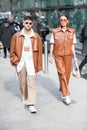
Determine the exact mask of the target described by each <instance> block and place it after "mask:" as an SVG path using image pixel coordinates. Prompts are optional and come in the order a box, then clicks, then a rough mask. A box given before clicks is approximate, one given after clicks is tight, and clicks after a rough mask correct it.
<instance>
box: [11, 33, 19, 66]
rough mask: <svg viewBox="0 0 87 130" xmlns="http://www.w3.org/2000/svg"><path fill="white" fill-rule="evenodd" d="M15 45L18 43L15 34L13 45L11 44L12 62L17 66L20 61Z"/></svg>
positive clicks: (12, 39)
mask: <svg viewBox="0 0 87 130" xmlns="http://www.w3.org/2000/svg"><path fill="white" fill-rule="evenodd" d="M15 45H16V36H15V34H14V35H13V36H12V38H11V46H10V62H11V65H14V66H16V65H17V64H18V62H19V58H18V56H17V55H16V52H15Z"/></svg>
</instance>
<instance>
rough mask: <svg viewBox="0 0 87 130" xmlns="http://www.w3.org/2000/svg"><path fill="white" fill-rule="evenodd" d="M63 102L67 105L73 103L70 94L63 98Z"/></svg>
mask: <svg viewBox="0 0 87 130" xmlns="http://www.w3.org/2000/svg"><path fill="white" fill-rule="evenodd" d="M63 102H64V103H65V104H66V105H70V104H71V99H70V97H69V96H65V98H63Z"/></svg>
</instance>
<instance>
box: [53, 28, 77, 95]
mask: <svg viewBox="0 0 87 130" xmlns="http://www.w3.org/2000/svg"><path fill="white" fill-rule="evenodd" d="M74 33H75V29H74V28H67V30H66V31H65V32H64V31H62V29H61V27H58V28H56V29H53V37H54V57H55V63H56V68H57V72H58V75H59V80H60V91H61V93H62V96H68V95H69V94H70V92H69V88H68V84H69V79H70V73H71V67H72V44H73V38H74Z"/></svg>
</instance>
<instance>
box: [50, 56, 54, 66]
mask: <svg viewBox="0 0 87 130" xmlns="http://www.w3.org/2000/svg"><path fill="white" fill-rule="evenodd" d="M49 62H50V63H51V64H52V63H53V58H52V57H51V56H50V58H49Z"/></svg>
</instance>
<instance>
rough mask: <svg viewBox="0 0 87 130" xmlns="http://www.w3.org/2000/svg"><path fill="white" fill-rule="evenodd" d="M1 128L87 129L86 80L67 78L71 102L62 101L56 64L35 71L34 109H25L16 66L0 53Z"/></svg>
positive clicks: (34, 129)
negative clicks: (31, 110) (68, 103)
mask: <svg viewBox="0 0 87 130" xmlns="http://www.w3.org/2000/svg"><path fill="white" fill-rule="evenodd" d="M0 70H1V73H0V130H87V116H86V115H87V114H86V113H87V101H86V99H87V85H86V84H87V80H85V79H83V78H74V77H72V76H71V79H70V84H69V87H70V91H71V99H73V100H74V101H75V103H74V104H71V105H70V106H66V105H65V104H63V103H62V102H61V99H60V94H59V91H58V88H59V82H58V80H57V79H58V78H57V73H56V68H55V64H54V63H53V64H50V63H49V74H48V75H45V74H44V73H43V72H40V73H38V74H37V104H36V108H37V113H36V114H31V113H29V112H28V111H27V110H26V109H24V107H23V104H22V102H21V99H20V91H19V84H18V79H17V75H16V72H15V69H14V68H13V67H12V66H11V65H10V62H9V58H7V59H3V57H2V53H0Z"/></svg>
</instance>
